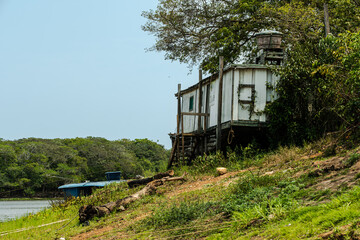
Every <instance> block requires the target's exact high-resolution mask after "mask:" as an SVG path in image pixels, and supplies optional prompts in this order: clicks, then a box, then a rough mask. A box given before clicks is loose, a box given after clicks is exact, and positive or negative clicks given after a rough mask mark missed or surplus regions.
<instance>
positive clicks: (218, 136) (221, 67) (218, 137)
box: [216, 56, 224, 151]
mask: <svg viewBox="0 0 360 240" xmlns="http://www.w3.org/2000/svg"><path fill="white" fill-rule="evenodd" d="M223 75H224V57H223V56H220V57H219V93H218V112H217V114H218V116H217V131H216V151H218V150H221V115H222V89H223Z"/></svg>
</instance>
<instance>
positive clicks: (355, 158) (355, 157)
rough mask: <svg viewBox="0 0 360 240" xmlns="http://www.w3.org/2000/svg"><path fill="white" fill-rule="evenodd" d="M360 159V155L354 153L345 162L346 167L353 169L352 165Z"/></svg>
mask: <svg viewBox="0 0 360 240" xmlns="http://www.w3.org/2000/svg"><path fill="white" fill-rule="evenodd" d="M359 159H360V154H358V153H353V154H352V155H351V156H350V157H349V158H348V159H346V161H345V166H346V167H351V166H352V165H354V164H355V163H356V162H357V161H359Z"/></svg>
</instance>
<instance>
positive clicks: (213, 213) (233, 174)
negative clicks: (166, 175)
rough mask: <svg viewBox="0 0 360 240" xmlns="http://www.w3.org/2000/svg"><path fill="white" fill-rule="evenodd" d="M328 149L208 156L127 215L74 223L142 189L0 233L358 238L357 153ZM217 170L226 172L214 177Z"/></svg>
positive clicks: (58, 210)
mask: <svg viewBox="0 0 360 240" xmlns="http://www.w3.org/2000/svg"><path fill="white" fill-rule="evenodd" d="M328 146H329V141H327V140H322V141H319V142H317V143H313V144H308V145H306V146H305V147H303V148H297V147H291V148H287V147H282V148H279V149H278V150H277V151H274V152H271V153H266V154H262V153H257V152H256V151H255V150H254V149H250V150H251V151H253V153H254V154H252V155H250V154H249V151H248V152H243V153H237V154H236V153H229V154H228V156H227V158H224V157H223V156H222V155H221V154H216V155H208V156H207V157H206V161H204V159H198V160H196V161H194V165H193V166H191V167H178V168H176V169H175V172H176V175H178V176H179V175H182V174H183V172H184V171H186V172H188V175H186V182H184V183H179V182H171V183H167V184H165V185H164V186H161V187H158V189H157V191H156V194H154V195H151V196H146V197H144V198H142V199H140V200H139V201H137V202H134V203H132V204H130V205H128V206H126V210H125V211H122V212H118V213H113V214H110V215H108V216H104V217H102V218H98V219H93V220H91V221H90V222H89V224H86V225H84V226H83V225H81V224H80V223H79V220H78V210H79V208H80V207H81V206H83V205H95V206H99V205H103V204H105V203H107V202H111V201H115V200H117V199H121V198H124V197H126V196H129V195H131V194H133V193H135V192H137V191H139V189H141V188H142V186H140V187H138V188H135V189H129V188H128V187H127V185H126V184H117V185H115V184H114V185H110V186H108V187H105V188H103V189H99V190H98V191H96V192H95V194H94V195H92V196H90V197H84V198H81V199H80V198H76V199H72V200H71V201H68V202H65V203H63V204H59V205H56V206H54V207H53V208H51V209H47V210H44V211H41V212H39V213H37V214H34V215H31V216H28V217H24V218H22V219H19V220H16V221H11V222H6V223H4V224H1V226H0V232H3V231H14V230H16V229H22V228H31V229H32V230H31V231H28V232H21V233H20V232H19V233H11V234H8V235H6V236H4V238H5V239H38V238H39V236H41V238H42V239H54V238H60V237H64V238H65V239H78V240H82V239H90V238H91V239H148V238H153V237H154V236H156V238H170V239H171V238H174V237H176V238H177V239H200V238H201V239H205V238H206V239H249V238H252V237H256V238H257V239H269V238H273V239H275V238H276V239H298V238H319V237H320V236H330V237H331V236H332V237H333V238H335V239H338V238H337V237H343V238H347V237H352V238H353V239H355V237H359V236H360V220H359V219H360V187H358V185H359V179H360V176H359V174H358V173H359V172H360V147H357V148H355V149H344V148H342V147H338V148H336V151H333V152H332V153H331V154H329V152H328V151H327V148H328ZM217 166H223V167H227V169H228V173H226V174H224V175H221V176H219V175H216V172H215V168H216V167H217ZM61 221H62V222H61ZM46 224H51V225H46ZM45 225H46V227H43V226H45ZM336 234H337V235H336ZM335 235H336V236H335Z"/></svg>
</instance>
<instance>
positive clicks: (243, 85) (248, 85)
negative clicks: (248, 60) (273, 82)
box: [239, 84, 255, 88]
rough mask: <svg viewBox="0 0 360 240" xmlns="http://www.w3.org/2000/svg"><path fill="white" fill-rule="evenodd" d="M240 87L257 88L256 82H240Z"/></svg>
mask: <svg viewBox="0 0 360 240" xmlns="http://www.w3.org/2000/svg"><path fill="white" fill-rule="evenodd" d="M239 87H240V88H255V84H239Z"/></svg>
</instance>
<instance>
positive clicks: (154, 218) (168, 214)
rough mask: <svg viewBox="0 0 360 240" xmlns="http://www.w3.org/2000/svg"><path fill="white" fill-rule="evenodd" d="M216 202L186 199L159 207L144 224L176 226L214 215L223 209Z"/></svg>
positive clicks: (155, 226)
mask: <svg viewBox="0 0 360 240" xmlns="http://www.w3.org/2000/svg"><path fill="white" fill-rule="evenodd" d="M216 206H217V204H216V203H212V202H204V201H184V202H181V203H180V204H175V203H174V204H172V205H171V206H169V207H166V206H162V207H160V208H158V209H157V210H156V211H155V212H154V213H153V214H152V215H151V216H150V217H148V218H147V219H146V220H145V221H144V222H143V224H145V225H147V226H149V227H152V228H164V227H174V226H179V225H183V224H188V223H189V222H190V221H193V220H195V219H202V218H204V217H208V216H214V215H216V214H217V213H219V212H220V211H221V209H220V208H218V207H216Z"/></svg>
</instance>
